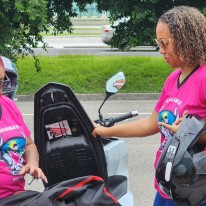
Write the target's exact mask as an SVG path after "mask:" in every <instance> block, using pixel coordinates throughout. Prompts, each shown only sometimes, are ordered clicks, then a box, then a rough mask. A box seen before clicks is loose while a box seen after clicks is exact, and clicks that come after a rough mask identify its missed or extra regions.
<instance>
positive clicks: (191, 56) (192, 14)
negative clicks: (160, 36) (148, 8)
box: [158, 6, 206, 65]
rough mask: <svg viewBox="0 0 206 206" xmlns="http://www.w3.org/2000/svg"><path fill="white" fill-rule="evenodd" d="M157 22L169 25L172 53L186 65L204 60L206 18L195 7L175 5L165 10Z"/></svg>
mask: <svg viewBox="0 0 206 206" xmlns="http://www.w3.org/2000/svg"><path fill="white" fill-rule="evenodd" d="M158 22H163V23H166V24H167V25H168V26H169V29H170V33H171V35H172V40H173V42H174V53H175V54H177V55H179V56H180V58H181V60H182V62H183V63H184V64H186V65H201V64H203V63H205V62H206V18H205V16H204V15H203V14H202V13H201V12H200V11H199V10H198V9H196V8H194V7H189V6H176V7H174V8H172V9H170V10H168V11H167V12H165V13H164V14H163V15H162V16H161V17H160V18H159V20H158Z"/></svg>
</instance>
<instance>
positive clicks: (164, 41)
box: [154, 39, 171, 50]
mask: <svg viewBox="0 0 206 206" xmlns="http://www.w3.org/2000/svg"><path fill="white" fill-rule="evenodd" d="M154 42H155V44H156V45H157V47H159V48H160V47H161V48H162V49H164V50H165V49H167V48H168V45H169V43H170V42H171V39H160V40H157V39H154Z"/></svg>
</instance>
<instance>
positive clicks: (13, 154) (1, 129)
mask: <svg viewBox="0 0 206 206" xmlns="http://www.w3.org/2000/svg"><path fill="white" fill-rule="evenodd" d="M9 81H10V79H9V77H8V75H7V74H6V73H5V69H4V63H3V61H2V59H1V58H0V171H1V175H0V182H1V184H0V199H2V198H6V197H8V196H11V195H13V194H16V193H19V192H23V191H24V186H25V180H24V175H25V174H26V173H29V174H31V175H32V176H33V177H34V178H41V179H43V180H44V181H45V182H47V178H46V177H45V175H44V173H43V172H42V170H41V169H40V168H39V163H38V161H39V159H38V152H37V149H36V146H35V144H34V142H33V140H32V139H31V137H30V131H29V129H28V127H27V126H26V124H25V122H24V120H23V117H22V115H21V113H20V111H19V109H18V108H17V106H16V105H15V103H14V101H13V100H11V99H10V98H9V97H7V96H5V95H3V93H4V92H3V91H4V87H5V86H7V85H8V84H9V83H10V82H9Z"/></svg>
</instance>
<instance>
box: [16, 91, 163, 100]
mask: <svg viewBox="0 0 206 206" xmlns="http://www.w3.org/2000/svg"><path fill="white" fill-rule="evenodd" d="M159 95H160V94H159V93H128V94H123V93H119V94H115V95H113V96H111V97H110V100H156V99H158V98H159ZM76 96H77V98H78V100H79V101H95V100H100V101H101V100H102V101H103V99H104V97H105V94H76ZM16 99H17V100H18V101H33V100H34V95H17V96H16Z"/></svg>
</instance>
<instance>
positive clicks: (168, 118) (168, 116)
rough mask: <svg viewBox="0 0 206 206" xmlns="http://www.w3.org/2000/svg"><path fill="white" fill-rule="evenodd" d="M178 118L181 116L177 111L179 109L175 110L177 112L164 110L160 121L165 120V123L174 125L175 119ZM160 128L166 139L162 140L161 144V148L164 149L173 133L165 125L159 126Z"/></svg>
mask: <svg viewBox="0 0 206 206" xmlns="http://www.w3.org/2000/svg"><path fill="white" fill-rule="evenodd" d="M178 118H179V113H177V110H175V114H174V113H173V112H171V111H169V110H162V111H161V112H160V113H159V116H158V122H163V123H165V124H169V125H172V124H173V123H174V122H175V120H176V119H178ZM159 128H160V132H161V133H162V135H163V136H164V137H165V140H164V141H163V142H162V144H161V146H160V150H163V149H164V147H165V145H166V143H167V141H168V140H169V139H170V138H171V137H172V136H173V133H172V132H171V131H170V130H168V129H166V128H165V127H163V126H159Z"/></svg>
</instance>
